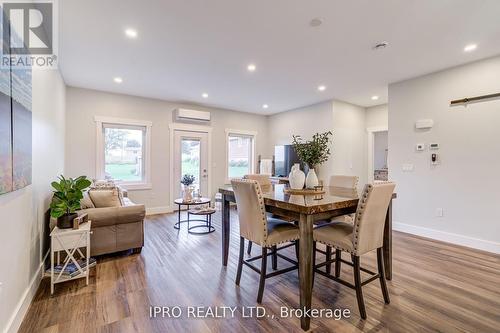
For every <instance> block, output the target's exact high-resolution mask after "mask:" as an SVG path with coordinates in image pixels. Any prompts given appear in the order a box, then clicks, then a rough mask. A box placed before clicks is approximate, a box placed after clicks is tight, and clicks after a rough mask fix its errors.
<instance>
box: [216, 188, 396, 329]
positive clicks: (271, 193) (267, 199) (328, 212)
mask: <svg viewBox="0 0 500 333" xmlns="http://www.w3.org/2000/svg"><path fill="white" fill-rule="evenodd" d="M288 186H289V185H288V184H271V185H266V186H261V188H262V192H263V197H264V204H265V207H266V211H267V212H269V213H271V214H274V215H277V216H279V217H282V218H284V219H286V220H288V221H294V222H295V223H297V224H298V226H299V232H300V247H299V292H300V309H303V310H304V311H302V313H303V315H302V316H301V318H300V321H301V327H302V329H303V330H305V331H306V330H309V327H310V321H311V318H310V316H308V315H307V313H309V312H310V311H309V310H310V309H311V302H312V286H313V255H314V254H313V227H314V224H315V222H316V221H327V220H330V219H332V218H334V217H338V216H342V215H347V214H352V213H355V212H356V208H357V205H358V201H359V196H360V195H359V192H358V191H357V190H355V189H351V188H341V187H333V186H325V187H323V190H322V191H318V193H314V194H310V193H309V194H307V195H306V194H290V191H289V188H288ZM219 193H220V194H221V195H222V265H223V266H227V262H228V256H229V244H230V227H231V214H230V206H231V203H236V199H235V196H234V191H233V188H232V186H231V185H226V186H222V187H220V188H219ZM396 197H397V196H396V193H394V194H393V196H392V199H391V201H390V203H389V207H388V209H387V214H386V217H385V227H384V238H383V254H384V268H385V275H386V278H387V279H388V280H391V279H392V201H393V199H395V198H396Z"/></svg>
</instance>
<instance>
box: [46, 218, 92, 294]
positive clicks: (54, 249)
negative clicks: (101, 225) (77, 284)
mask: <svg viewBox="0 0 500 333" xmlns="http://www.w3.org/2000/svg"><path fill="white" fill-rule="evenodd" d="M90 224H91V221H88V222H87V223H84V224H81V225H80V228H79V229H76V230H75V229H59V228H58V227H57V226H56V227H55V228H54V229H53V230H52V232H51V233H50V293H51V294H53V293H54V285H55V284H56V283H60V282H65V281H69V280H75V279H80V278H83V277H85V278H86V279H87V285H88V284H89V269H90V267H89V259H90V234H91V233H92V231H90ZM83 247H84V248H86V252H85V255H83V253H82V251H81V248H83ZM62 251H64V252H66V255H67V256H66V258H65V259H64V263H63V268H62V270H61V271H60V272H54V263H55V261H54V255H55V254H57V263H58V264H59V263H60V253H61V252H62ZM76 252H78V254H80V256H81V258H85V259H84V260H86V265H85V267H81V266H80V264H79V263H78V260H76V259H75V257H74V255H75V253H76ZM69 264H75V266H76V267H77V269H78V273H76V275H72V276H67V275H65V274H63V272H64V270H65V268H66V267H67V266H68V265H69Z"/></svg>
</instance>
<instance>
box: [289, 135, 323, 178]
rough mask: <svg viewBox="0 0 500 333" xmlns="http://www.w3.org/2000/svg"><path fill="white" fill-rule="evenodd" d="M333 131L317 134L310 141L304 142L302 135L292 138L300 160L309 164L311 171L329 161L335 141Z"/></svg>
mask: <svg viewBox="0 0 500 333" xmlns="http://www.w3.org/2000/svg"><path fill="white" fill-rule="evenodd" d="M332 137H333V133H332V132H331V131H328V132H324V133H316V134H314V135H313V137H312V139H311V140H310V141H304V139H303V138H302V137H301V136H300V135H293V136H292V144H293V148H294V149H295V152H296V153H297V156H298V157H299V159H300V160H301V161H302V162H304V163H305V164H307V166H308V167H309V168H310V169H314V168H315V167H317V166H319V165H321V164H323V163H324V162H326V161H328V158H329V157H330V145H331V144H332V142H333V141H332V140H333V138H332Z"/></svg>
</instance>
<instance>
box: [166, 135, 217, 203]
mask: <svg viewBox="0 0 500 333" xmlns="http://www.w3.org/2000/svg"><path fill="white" fill-rule="evenodd" d="M173 164H174V170H173V171H174V172H173V175H174V177H173V182H174V184H173V185H174V187H173V189H174V193H173V194H174V197H175V198H179V197H181V190H182V187H181V183H180V182H181V178H182V177H183V176H184V175H186V174H190V175H193V176H194V178H195V180H194V184H193V186H194V187H195V192H197V191H199V193H200V194H201V195H202V196H204V197H210V193H208V187H209V186H208V181H209V174H208V133H205V132H194V131H185V130H175V131H174V163H173Z"/></svg>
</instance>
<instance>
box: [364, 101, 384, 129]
mask: <svg viewBox="0 0 500 333" xmlns="http://www.w3.org/2000/svg"><path fill="white" fill-rule="evenodd" d="M388 122H389V110H388V107H387V104H382V105H377V106H372V107H369V108H366V127H367V128H382V127H383V128H387V125H388Z"/></svg>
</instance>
